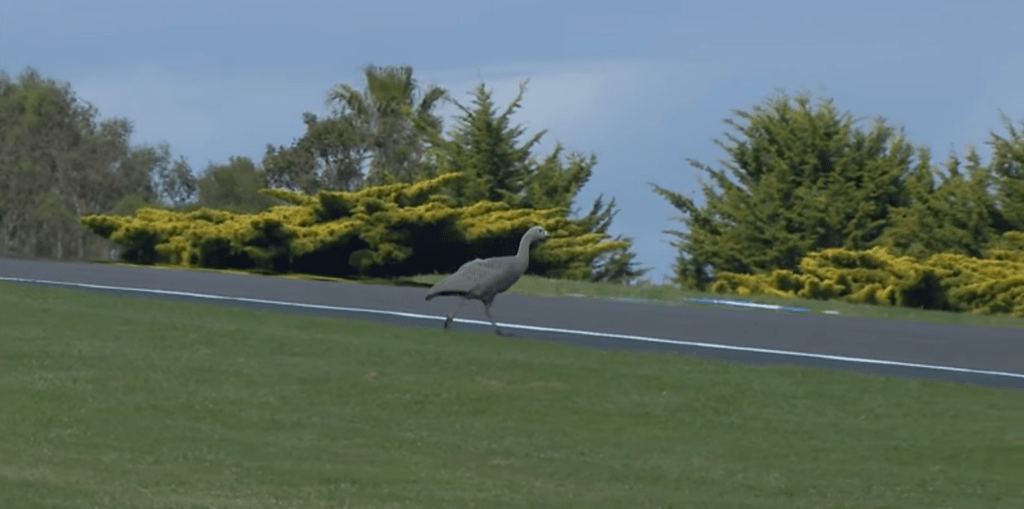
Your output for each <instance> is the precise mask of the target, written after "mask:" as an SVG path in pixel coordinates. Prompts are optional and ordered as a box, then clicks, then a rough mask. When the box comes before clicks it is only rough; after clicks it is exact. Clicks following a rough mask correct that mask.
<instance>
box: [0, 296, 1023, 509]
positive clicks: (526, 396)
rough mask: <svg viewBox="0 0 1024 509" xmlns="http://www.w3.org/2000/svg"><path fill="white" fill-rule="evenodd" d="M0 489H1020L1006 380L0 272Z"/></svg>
mask: <svg viewBox="0 0 1024 509" xmlns="http://www.w3.org/2000/svg"><path fill="white" fill-rule="evenodd" d="M0 331H2V332H0V334H2V341H0V373H2V379H3V411H2V412H0V429H2V430H4V439H3V440H2V441H0V458H3V461H0V507H18V508H33V507H104V508H118V507H132V508H145V507H245V508H261V507H303V508H316V507H431V508H433V507H448V508H454V507H559V508H564V507H588V508H590V507H628V508H637V507H750V508H759V509H763V508H786V509H790V508H816V509H820V508H832V507H836V508H838V507H856V508H871V507H900V508H901V509H912V508H922V509H924V508H927V509H933V508H937V507H991V508H1002V507H1005V508H1017V507H1021V506H1024V488H1022V487H1021V484H1020V473H1019V472H1020V469H1019V466H1020V458H1021V457H1022V455H1024V431H1022V430H1021V427H1020V423H1021V422H1024V391H1019V390H1017V391H1014V390H1001V389H992V388H983V387H974V386H966V385H956V384H949V383H939V382H926V381H911V380H898V379H889V378H883V377H870V376H863V375H855V374H849V373H840V372H831V371H826V370H817V369H801V368H792V367H751V366H739V365H732V364H725V363H709V362H701V361H697V360H694V359H689V358H686V357H681V356H672V355H659V354H650V353H623V352H609V351H598V350H589V349H578V348H572V347H567V346H561V345H557V344H550V343H544V342H535V341H528V340H522V339H518V340H517V339H508V338H499V337H496V336H493V335H489V334H483V335H480V334H473V333H469V332H459V331H453V332H450V333H447V334H446V333H443V332H440V331H436V330H433V329H406V328H398V327H393V326H387V325H383V324H376V323H373V322H363V321H348V320H334V319H329V318H320V317H308V316H302V315H289V314H283V313H276V312H269V311H263V310H259V311H256V310H247V309H240V308H232V307H226V306H203V305H198V304H192V303H182V302H174V301H156V300H150V299H146V298H132V299H129V298H125V297H114V296H108V295H103V294H92V293H82V292H78V291H74V290H65V289H53V288H41V287H29V286H19V285H14V284H8V283H0Z"/></svg>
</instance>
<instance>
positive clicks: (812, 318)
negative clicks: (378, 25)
mask: <svg viewBox="0 0 1024 509" xmlns="http://www.w3.org/2000/svg"><path fill="white" fill-rule="evenodd" d="M0 277H14V278H24V279H40V280H49V281H60V282H72V283H89V284H99V285H110V286H120V287H133V288H146V289H158V290H170V291H179V292H193V293H202V294H212V295H221V296H228V297H242V298H255V299H267V300H275V301H286V302H294V303H303V304H315V305H329V306H345V307H355V308H368V309H379V310H394V311H402V312H408V313H420V314H425V315H431V316H434V317H436V318H435V319H430V320H427V319H422V318H410V317H397V316H387V315H375V314H365V313H351V312H343V311H337V310H323V309H319V310H318V309H301V308H295V307H289V308H283V309H287V310H290V311H294V312H305V313H316V314H326V315H331V316H350V317H359V318H368V319H374V320H382V321H387V322H390V323H395V324H399V325H404V326H412V327H437V328H440V327H441V325H442V323H443V320H444V318H443V317H444V315H445V314H446V313H447V312H448V311H450V310H451V307H452V306H454V305H455V303H456V299H454V298H439V299H435V300H433V301H431V302H426V301H425V300H424V295H425V293H426V289H425V288H417V287H394V286H378V285H361V284H349V283H337V282H327V281H310V280H297V279H290V278H279V277H270V276H258V275H241V274H225V273H215V272H206V271H191V270H180V269H164V268H154V267H135V266H119V265H107V264H95V263H79V262H57V261H49V260H22V259H11V258H0ZM104 291H105V290H104ZM132 295H140V294H132ZM147 296H148V295H147ZM166 298H187V297H172V296H169V297H166ZM205 302H221V303H223V304H229V305H238V306H250V307H278V308H279V307H280V306H274V305H270V304H258V303H243V302H229V301H205ZM492 312H493V314H494V317H495V319H496V320H497V321H498V322H499V324H509V327H508V328H507V329H506V330H508V331H509V332H511V333H513V334H514V335H515V336H516V337H515V338H510V340H524V339H531V338H532V339H540V340H553V341H559V342H562V343H567V344H574V345H579V346H588V347H599V348H614V349H634V350H635V349H646V350H658V351H666V352H677V353H683V354H688V355H696V356H699V357H702V358H709V359H720V360H729V361H734V362H745V363H756V364H792V365H806V366H821V367H828V368H834V369H844V370H851V371H860V372H870V373H876V374H884V375H895V376H901V377H915V378H931V379H944V380H953V381H959V382H966V383H975V384H982V385H990V386H1001V387H1016V388H1024V329H1014V328H997V327H979V326H964V325H950V324H930V323H917V322H902V321H890V320H879V319H869V318H855V317H844V316H832V315H824V314H812V313H789V312H779V311H766V310H752V309H732V308H717V307H705V306H679V305H667V304H647V303H636V302H619V301H605V300H590V299H581V298H573V297H533V296H525V295H516V294H503V295H501V296H499V297H498V298H497V299H496V300H495V304H494V307H493V308H492ZM458 318H466V319H475V320H484V321H486V316H485V315H484V313H483V306H482V305H481V304H480V303H479V302H471V303H469V304H467V305H466V306H465V307H464V308H463V310H462V311H461V312H460V313H459V316H458V317H457V319H456V320H457V321H456V323H455V324H454V325H453V327H455V328H458V329H472V330H481V331H489V330H491V326H490V325H489V324H487V325H477V324H467V323H459V322H458ZM513 324H523V325H531V326H539V327H550V328H558V329H574V330H583V331H591V332H599V333H612V334H626V335H636V336H645V337H651V338H659V339H669V340H679V341H686V342H701V343H711V344H716V345H728V346H734V347H749V348H762V349H772V350H785V351H790V352H805V353H812V354H824V355H834V356H843V357H853V358H861V359H875V360H883V361H896V362H905V363H915V364H925V365H934V366H948V367H956V368H967V369H971V370H981V371H997V372H1006V373H1013V374H1018V376H1016V377H1014V376H1006V375H993V374H979V373H967V372H951V371H947V370H938V369H929V368H921V367H907V366H886V365H877V364H871V363H865V362H851V361H844V360H829V359H820V358H808V357H800V356H794V355H782V354H774V353H759V352H752V351H742V350H726V349H719V348H709V347H702V346H694V345H677V344H659V343H654V342H646V341H637V340H629V339H621V338H611V337H599V336H587V335H581V334H573V333H567V332H558V331H536V330H524V329H516V328H515V327H514V326H513ZM0 326H2V324H0Z"/></svg>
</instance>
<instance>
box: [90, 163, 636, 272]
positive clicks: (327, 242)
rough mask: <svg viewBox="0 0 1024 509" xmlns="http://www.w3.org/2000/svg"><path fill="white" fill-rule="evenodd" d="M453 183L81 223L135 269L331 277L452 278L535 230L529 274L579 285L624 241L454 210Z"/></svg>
mask: <svg viewBox="0 0 1024 509" xmlns="http://www.w3.org/2000/svg"><path fill="white" fill-rule="evenodd" d="M459 177H460V175H458V174H443V175H441V176H438V177H436V178H433V179H428V180H422V181H419V182H414V183H390V184H385V185H380V186H372V187H366V188H363V189H361V190H358V191H353V192H343V191H332V192H320V193H317V194H316V195H315V196H309V195H306V194H303V193H297V192H292V191H284V190H276V189H275V190H264V191H263V192H265V193H266V194H268V195H271V196H274V197H276V198H279V199H281V200H283V201H285V202H286V203H287V204H286V205H279V206H275V207H272V208H269V209H267V210H264V211H261V212H257V213H252V214H243V213H232V212H227V211H222V210H213V209H206V208H200V209H197V210H191V211H187V212H182V211H170V210H164V209H157V208H142V209H139V210H138V211H137V212H136V213H135V215H130V216H119V215H103V214H97V215H89V216H84V217H82V218H81V222H82V223H83V224H84V225H85V226H86V227H88V228H89V229H91V230H92V231H93V232H95V233H96V234H98V235H100V236H103V237H106V238H108V239H110V240H111V241H114V242H116V243H118V244H120V245H122V246H123V248H124V249H123V251H122V258H123V259H124V260H126V261H130V262H134V263H143V264H152V263H168V264H175V265H184V266H197V267H211V268H242V269H250V268H257V269H263V270H269V271H275V272H287V271H293V272H303V273H311V274H322V275H333V276H351V275H363V276H400V275H410V274H419V273H430V272H435V271H437V272H450V271H452V270H454V269H455V268H457V267H458V266H459V265H461V264H462V263H464V262H466V261H468V260H470V259H472V258H475V257H486V256H495V255H503V254H512V253H514V252H515V250H516V249H517V248H518V244H519V238H520V236H521V235H522V233H523V232H524V231H525V230H526V229H527V228H529V227H530V226H532V225H535V224H540V225H542V226H544V227H545V228H546V229H547V230H548V231H549V232H550V233H551V237H550V238H549V239H548V241H547V242H545V243H543V244H540V245H537V246H535V247H534V251H533V252H534V257H533V261H532V263H531V270H530V272H533V273H538V274H544V275H547V276H551V277H568V278H584V277H586V276H587V275H588V274H589V272H590V268H591V263H592V261H593V260H594V259H595V258H596V257H598V256H600V255H601V254H603V253H605V252H607V251H610V250H614V249H616V248H619V247H621V246H622V244H623V242H620V241H614V240H609V239H608V238H607V237H606V236H604V235H601V234H590V233H586V232H585V230H584V229H583V227H582V226H580V225H579V224H578V223H577V222H574V221H572V220H568V219H565V218H564V214H563V211H561V210H559V209H546V210H534V209H513V208H511V207H509V206H508V205H506V204H504V203H495V202H486V201H484V202H479V203H474V204H471V205H468V206H464V207H453V206H451V205H450V203H449V201H448V200H447V199H446V198H445V197H444V196H443V195H441V194H439V193H438V190H439V189H440V188H441V187H442V186H443V185H444V184H446V183H447V182H448V181H449V180H451V179H453V178H459Z"/></svg>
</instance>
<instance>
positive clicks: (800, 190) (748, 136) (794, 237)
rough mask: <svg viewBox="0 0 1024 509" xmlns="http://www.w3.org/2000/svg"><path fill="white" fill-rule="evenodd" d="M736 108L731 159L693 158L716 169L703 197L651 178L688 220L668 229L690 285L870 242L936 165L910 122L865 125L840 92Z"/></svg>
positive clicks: (680, 278) (680, 273)
mask: <svg viewBox="0 0 1024 509" xmlns="http://www.w3.org/2000/svg"><path fill="white" fill-rule="evenodd" d="M733 113H734V114H735V117H734V118H729V119H726V120H725V123H726V124H727V125H728V126H730V127H731V128H733V130H734V131H735V132H727V133H726V134H725V140H724V141H723V140H715V143H716V144H717V145H719V146H720V147H721V148H722V149H723V150H724V151H725V152H726V154H727V155H728V159H727V160H725V161H723V162H722V166H721V167H720V168H713V167H711V166H708V165H706V164H703V163H701V162H699V161H696V160H693V159H690V160H689V163H690V164H691V165H692V166H694V167H695V168H697V169H699V170H701V171H702V172H704V173H705V174H707V175H708V176H709V177H710V182H706V181H702V182H701V188H702V191H703V195H704V199H705V203H704V204H703V205H701V206H698V205H697V204H696V203H695V202H694V200H693V199H691V198H689V197H687V196H683V195H682V194H681V193H678V192H675V191H671V190H668V189H666V188H664V187H662V186H659V185H656V184H651V185H652V188H653V190H654V192H655V193H657V194H659V195H661V196H662V197H664V198H665V199H667V200H668V201H669V202H670V203H671V204H672V205H673V206H674V207H675V208H676V209H677V210H679V212H680V213H681V216H680V217H678V219H679V220H680V221H681V222H682V223H683V224H684V225H685V226H686V230H685V231H680V230H668V231H667V232H666V233H669V234H671V235H673V236H674V237H676V240H675V242H674V243H673V245H674V246H675V247H676V248H677V249H678V250H679V254H678V256H677V259H676V266H675V271H676V275H675V278H674V279H675V280H676V282H678V283H680V284H682V285H684V286H688V287H695V288H706V287H707V285H708V284H709V283H710V282H711V281H712V280H713V278H714V274H715V273H716V272H721V271H726V272H734V273H759V272H766V271H771V270H773V269H779V268H781V269H791V270H792V269H796V268H797V266H798V264H799V261H800V259H801V258H802V257H803V256H804V255H805V254H806V253H808V252H810V251H816V250H820V249H823V248H828V247H845V248H849V249H863V248H866V247H868V246H870V245H871V244H872V243H873V242H874V241H875V240H876V239H877V238H878V237H879V236H880V235H881V234H882V232H883V231H884V230H885V228H886V227H887V226H888V225H889V222H890V211H891V210H892V209H894V208H899V207H905V206H907V205H908V204H909V196H908V193H907V191H906V188H905V185H904V180H905V179H906V178H907V176H908V174H910V173H911V172H912V170H913V169H914V167H915V166H916V165H921V164H924V165H927V160H926V157H927V155H926V154H925V153H923V152H922V151H920V150H918V149H916V148H915V147H914V146H913V145H912V144H911V143H909V142H908V141H907V140H906V139H905V137H904V134H903V132H902V130H901V129H896V128H894V127H891V126H889V125H888V124H887V123H886V122H885V120H884V119H881V118H879V119H876V120H875V122H874V123H873V124H872V126H871V127H870V128H868V129H864V128H860V127H858V126H857V125H856V119H855V118H854V117H853V115H851V114H850V113H849V112H840V111H838V110H837V109H836V107H835V105H834V104H833V101H832V100H831V99H820V100H819V101H818V102H817V104H816V105H813V104H812V102H811V96H810V95H809V94H806V93H803V94H798V95H796V96H795V97H790V96H788V95H786V94H779V95H778V96H776V97H773V98H770V99H768V100H766V101H764V102H763V103H762V104H760V105H757V106H755V107H754V108H753V109H752V110H751V111H742V110H734V111H733ZM915 159H916V160H917V161H916V162H915Z"/></svg>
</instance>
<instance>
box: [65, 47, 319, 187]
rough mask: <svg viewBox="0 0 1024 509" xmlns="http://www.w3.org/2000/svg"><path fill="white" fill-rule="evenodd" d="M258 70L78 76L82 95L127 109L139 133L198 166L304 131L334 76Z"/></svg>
mask: <svg viewBox="0 0 1024 509" xmlns="http://www.w3.org/2000/svg"><path fill="white" fill-rule="evenodd" d="M288 78H289V77H288V76H281V75H274V74H259V73H247V74H239V73H231V74H228V73H223V74H217V75H213V74H184V73H180V72H174V71H172V70H170V69H168V68H163V67H159V66H155V65H143V66H140V67H136V68H131V69H125V70H123V71H116V72H111V73H108V74H103V75H87V76H80V77H72V78H71V80H70V81H71V84H72V86H73V87H74V89H75V91H76V92H77V94H78V95H79V97H81V98H82V99H85V100H88V101H90V102H92V103H93V104H94V105H95V106H96V107H97V108H98V109H99V110H100V113H101V115H102V116H103V117H104V118H108V117H112V116H120V117H126V118H128V119H130V120H132V121H133V123H134V124H135V137H134V141H135V142H137V143H156V142H160V141H166V142H168V143H170V145H171V150H172V151H173V152H174V153H177V154H183V155H185V156H187V157H188V158H189V160H190V162H191V163H192V166H193V169H201V167H203V166H205V165H206V163H207V162H211V161H212V162H222V161H226V160H227V158H228V157H229V156H232V155H248V156H250V157H256V158H257V160H258V158H259V156H261V155H262V152H263V149H264V146H265V144H266V143H268V142H271V143H275V144H288V143H291V141H292V139H293V138H294V137H297V136H301V134H302V132H303V129H304V127H303V125H302V120H301V115H302V112H303V111H307V110H313V111H320V110H322V108H323V101H324V97H325V93H326V91H327V88H328V84H325V83H319V82H314V81H312V80H305V81H303V80H290V79H288Z"/></svg>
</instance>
